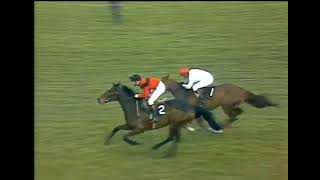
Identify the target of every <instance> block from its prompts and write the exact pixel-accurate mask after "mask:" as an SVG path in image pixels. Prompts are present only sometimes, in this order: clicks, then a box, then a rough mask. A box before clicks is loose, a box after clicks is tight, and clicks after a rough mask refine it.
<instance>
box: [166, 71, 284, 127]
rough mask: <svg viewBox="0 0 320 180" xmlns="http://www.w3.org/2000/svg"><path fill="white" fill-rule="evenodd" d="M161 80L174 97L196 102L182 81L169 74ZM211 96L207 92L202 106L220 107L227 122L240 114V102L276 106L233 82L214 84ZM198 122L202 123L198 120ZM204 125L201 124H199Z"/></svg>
mask: <svg viewBox="0 0 320 180" xmlns="http://www.w3.org/2000/svg"><path fill="white" fill-rule="evenodd" d="M161 80H162V82H163V83H164V84H165V85H166V90H167V91H169V92H170V93H171V94H172V95H173V96H174V97H175V98H177V99H184V100H186V101H188V102H189V103H191V104H198V103H199V100H198V98H197V96H196V95H195V94H194V92H193V90H188V89H185V88H183V87H182V86H181V85H182V82H177V81H175V80H173V79H170V78H169V75H167V76H165V77H162V79H161ZM210 90H211V87H208V88H202V89H200V90H199V91H200V93H202V92H201V91H206V92H210ZM211 95H212V96H211V97H210V96H209V93H208V95H207V96H208V100H207V102H206V103H205V104H203V107H204V108H205V109H207V110H213V109H215V108H218V107H219V106H221V107H222V109H223V111H224V113H225V114H226V115H227V116H228V117H229V122H228V123H229V124H230V123H232V122H234V121H235V120H237V119H238V118H237V116H238V115H240V114H241V113H242V112H243V110H242V109H241V108H240V107H239V105H240V104H241V103H244V102H245V103H248V104H250V105H252V106H253V107H256V108H265V107H268V106H278V104H276V103H273V102H271V101H270V100H269V98H268V97H266V96H263V95H256V94H254V93H252V92H250V91H248V90H245V89H243V88H241V87H238V86H236V85H233V84H221V85H217V86H214V89H213V90H212V92H211ZM199 120H200V119H198V123H202V121H199ZM199 125H200V126H201V127H204V126H203V124H199Z"/></svg>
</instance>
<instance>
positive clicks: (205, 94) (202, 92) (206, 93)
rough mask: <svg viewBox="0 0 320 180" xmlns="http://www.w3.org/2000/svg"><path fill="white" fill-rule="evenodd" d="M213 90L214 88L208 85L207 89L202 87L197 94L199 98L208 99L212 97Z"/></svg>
mask: <svg viewBox="0 0 320 180" xmlns="http://www.w3.org/2000/svg"><path fill="white" fill-rule="evenodd" d="M214 90H215V86H214V85H209V86H207V87H203V88H200V89H198V92H199V94H200V96H202V97H205V98H208V97H212V96H213V94H214Z"/></svg>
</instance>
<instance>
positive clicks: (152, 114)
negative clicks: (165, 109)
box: [148, 105, 156, 121]
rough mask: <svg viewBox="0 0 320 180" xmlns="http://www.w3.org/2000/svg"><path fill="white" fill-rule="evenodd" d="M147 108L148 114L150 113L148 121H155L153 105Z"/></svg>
mask: <svg viewBox="0 0 320 180" xmlns="http://www.w3.org/2000/svg"><path fill="white" fill-rule="evenodd" d="M148 107H149V113H150V116H149V119H150V120H152V121H156V118H155V114H154V108H153V105H149V106H148Z"/></svg>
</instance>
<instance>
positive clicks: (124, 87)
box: [121, 85, 136, 97]
mask: <svg viewBox="0 0 320 180" xmlns="http://www.w3.org/2000/svg"><path fill="white" fill-rule="evenodd" d="M121 89H122V90H123V91H124V92H125V93H127V94H128V95H129V96H131V97H133V96H134V95H135V94H136V92H135V91H134V90H132V89H130V88H129V87H127V86H125V85H122V86H121Z"/></svg>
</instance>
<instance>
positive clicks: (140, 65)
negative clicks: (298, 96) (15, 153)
mask: <svg viewBox="0 0 320 180" xmlns="http://www.w3.org/2000/svg"><path fill="white" fill-rule="evenodd" d="M121 14H122V16H123V23H122V24H114V23H113V22H112V17H111V12H110V4H109V3H108V2H85V1H82V2H35V178H36V179H37V180H100V179H131V180H132V179H137V180H143V179H159V180H177V179H201V180H202V179H204V180H206V179H219V180H284V179H288V173H287V171H288V157H287V156H288V2H209V1H199V2H123V3H122V9H121ZM184 66H188V67H202V68H207V69H209V70H211V71H212V72H214V74H215V76H216V79H217V84H221V83H234V84H237V85H239V86H241V87H243V88H246V89H248V90H250V91H253V92H255V93H266V94H268V95H269V96H270V97H271V98H272V99H273V100H275V101H276V102H278V103H280V104H281V106H280V107H279V108H267V109H255V108H252V107H250V106H248V105H243V108H244V110H245V112H244V113H243V114H242V115H241V116H240V118H241V119H240V121H238V122H236V123H235V124H234V127H232V128H230V129H226V130H225V133H223V134H210V133H201V132H193V133H192V132H188V131H186V130H183V132H182V142H181V143H180V145H179V150H178V155H177V156H176V157H175V158H172V159H162V158H161V156H162V155H163V153H164V152H165V151H166V150H167V146H164V147H163V148H162V149H160V150H159V151H156V152H153V153H150V152H149V149H150V148H151V147H152V145H154V144H155V143H158V142H160V141H161V140H163V139H164V138H166V136H167V133H168V129H167V128H164V129H161V130H157V131H149V132H146V133H143V134H141V135H138V136H137V137H135V139H136V140H138V141H140V142H143V143H144V144H143V145H141V146H134V147H133V146H130V145H128V144H126V143H125V142H123V141H122V136H123V135H124V133H125V132H119V134H117V135H116V136H115V137H114V139H113V141H112V144H111V145H110V146H105V145H103V142H104V137H105V135H106V133H109V132H110V131H111V130H112V129H113V128H114V127H115V126H116V125H119V124H122V123H123V122H124V116H123V112H122V111H121V109H120V106H119V104H118V103H117V102H114V103H110V104H105V105H103V106H100V105H97V104H96V98H97V97H98V96H100V95H101V94H102V93H103V92H104V91H105V90H106V89H108V88H110V87H111V86H112V83H113V82H118V81H121V82H122V83H123V84H126V85H129V86H130V87H132V83H130V82H129V79H128V76H129V75H132V74H133V73H139V74H141V75H143V76H155V77H160V76H163V75H165V74H167V73H170V75H171V77H173V78H175V79H177V80H179V79H180V77H179V76H178V70H179V68H181V67H184ZM135 89H136V88H135ZM136 90H137V91H138V90H139V89H136ZM165 97H171V95H170V94H169V93H166V94H165ZM214 112H215V114H216V117H217V118H218V120H219V121H220V122H222V121H225V120H226V116H225V115H224V114H223V113H222V110H221V109H220V108H219V109H217V110H215V111H214Z"/></svg>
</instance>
